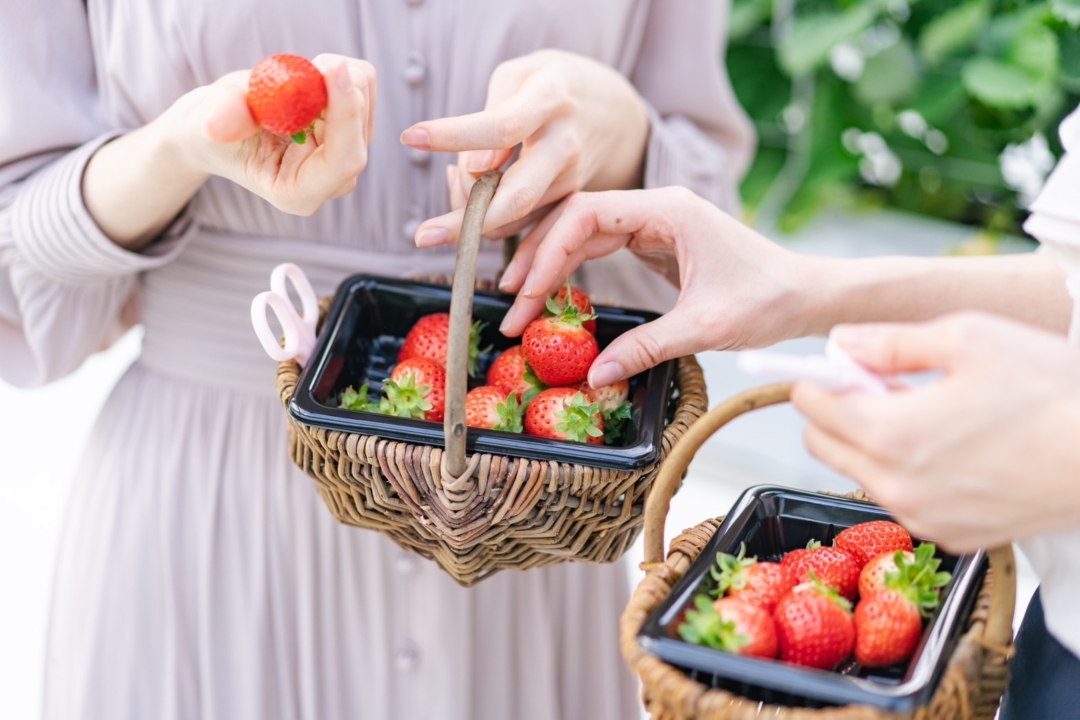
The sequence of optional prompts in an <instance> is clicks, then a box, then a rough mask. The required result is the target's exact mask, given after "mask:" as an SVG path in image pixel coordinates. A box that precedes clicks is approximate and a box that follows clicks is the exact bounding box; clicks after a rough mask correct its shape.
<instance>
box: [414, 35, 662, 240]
mask: <svg viewBox="0 0 1080 720" xmlns="http://www.w3.org/2000/svg"><path fill="white" fill-rule="evenodd" d="M648 135H649V119H648V115H647V112H646V109H645V103H644V102H643V101H642V99H641V97H640V96H639V95H638V93H637V91H636V90H635V89H634V87H633V85H631V84H630V82H629V81H628V80H627V79H626V78H624V77H623V76H622V75H620V74H619V73H618V72H617V71H615V70H613V69H612V68H610V67H608V66H606V65H604V64H602V63H599V62H597V61H595V60H592V59H590V58H587V57H583V56H581V55H576V54H574V53H568V52H563V51H560V50H540V51H538V52H534V53H532V54H529V55H526V56H524V57H520V58H515V59H514V60H509V61H507V62H504V63H502V64H501V65H499V66H498V67H497V68H496V69H495V72H494V73H493V74H492V76H491V83H490V85H489V86H488V98H487V105H486V107H485V109H484V110H483V111H482V112H478V113H473V114H471V115H463V116H460V117H451V118H443V119H440V120H428V121H425V122H421V123H418V124H416V125H414V126H413V127H411V128H409V129H408V130H406V131H405V133H404V134H402V136H401V141H402V142H403V143H405V144H406V145H408V146H410V147H413V148H417V149H420V150H432V151H435V152H456V153H459V154H458V164H457V165H456V166H453V167H450V168H448V171H447V184H448V186H449V190H450V204H451V207H452V208H453V211H452V212H450V213H449V214H446V215H442V216H440V217H437V218H432V219H430V220H428V221H427V222H425V223H424V224H422V225H421V226H420V227H419V229H418V230H417V233H416V244H417V245H419V246H421V247H427V246H430V245H441V244H443V243H449V242H456V241H457V237H458V233H459V232H460V230H461V220H462V217H463V216H464V207H465V202H466V201H467V200H468V196H469V190H470V188H471V187H472V184H473V182H475V180H476V178H477V177H479V176H480V175H481V174H483V173H484V172H486V171H488V170H493V169H496V168H499V167H501V166H502V165H503V164H504V163H506V161H507V160H508V159H509V158H510V156H511V154H512V153H513V152H514V149H515V148H517V147H519V146H520V149H521V151H520V153H519V155H518V158H517V160H515V162H514V163H513V164H512V165H511V166H510V168H509V169H508V170H507V171H506V174H505V176H504V177H503V179H502V182H501V184H500V185H499V192H498V194H496V196H495V199H494V200H493V201H492V203H491V208H490V209H489V210H488V213H487V217H486V219H485V221H484V234H485V235H486V236H487V237H490V238H493V239H498V238H505V237H508V236H510V235H513V234H515V233H517V232H518V231H520V230H521V229H523V228H525V227H527V226H528V225H531V224H532V223H534V222H536V220H537V219H539V218H540V217H541V216H543V215H544V214H545V213H546V212H547V211H548V210H550V209H551V206H552V205H554V204H555V203H557V202H558V201H560V200H562V199H563V198H564V197H566V196H567V195H569V194H570V193H572V192H576V191H578V190H621V189H625V188H631V187H635V186H637V185H638V184H639V183H640V181H641V180H640V177H641V171H642V165H643V162H644V158H645V146H646V141H647V140H648Z"/></svg>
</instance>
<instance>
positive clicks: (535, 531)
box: [277, 173, 708, 586]
mask: <svg viewBox="0 0 1080 720" xmlns="http://www.w3.org/2000/svg"><path fill="white" fill-rule="evenodd" d="M498 181H499V176H498V173H488V174H487V175H485V176H484V177H483V178H481V179H480V181H478V182H477V183H476V185H475V186H474V187H473V190H472V193H471V195H470V198H469V204H468V207H467V208H466V212H465V220H464V223H463V224H462V232H461V242H460V244H459V246H458V255H457V265H456V268H455V274H454V281H453V290H452V300H451V305H450V338H449V345H448V352H447V355H448V361H447V397H446V420H445V437H446V449H445V451H444V450H443V449H442V448H438V447H431V446H428V445H412V444H408V443H403V442H396V441H391V440H385V439H382V438H379V437H373V436H367V435H358V434H350V433H344V432H337V431H331V430H325V429H322V428H316V427H310V426H306V425H303V424H301V423H298V422H297V421H295V420H294V419H293V418H291V417H290V418H289V454H290V456H291V457H292V459H293V461H294V462H295V463H296V464H297V465H298V466H299V467H300V468H301V469H302V470H303V471H304V472H305V473H307V474H308V475H309V476H311V478H312V479H313V480H315V482H316V485H317V487H318V490H319V494H320V495H321V496H322V498H323V500H324V501H325V502H326V505H327V507H328V508H329V509H330V512H331V513H333V514H334V516H335V517H336V518H337V519H338V520H340V521H341V522H342V523H345V524H347V525H354V526H356V527H361V528H367V529H370V530H377V531H379V532H381V533H383V534H384V535H386V536H388V537H389V538H391V539H392V540H393V541H394V542H395V543H397V544H398V545H399V546H401V547H402V548H404V549H406V550H409V551H412V552H415V553H418V554H420V555H422V556H424V557H426V558H429V559H432V560H434V561H435V562H436V563H438V565H439V566H440V567H441V568H442V569H443V570H445V571H446V572H448V573H449V574H450V575H451V576H452V577H453V578H454V579H455V580H456V581H457V582H458V583H460V584H461V585H464V586H471V585H474V584H476V583H477V582H479V581H481V580H483V579H484V578H486V577H489V576H490V575H492V574H493V573H495V572H497V571H498V570H502V569H505V568H514V569H517V570H526V569H529V568H536V567H544V566H548V565H554V564H556V563H560V562H565V561H567V560H578V561H585V562H598V563H599V562H614V561H615V560H617V559H618V558H619V557H620V556H621V555H622V554H623V553H624V552H626V550H627V549H628V548H629V547H630V545H631V544H632V543H633V542H634V540H635V539H636V538H637V535H638V533H639V532H640V530H641V527H642V518H643V510H644V504H645V498H646V496H647V494H648V492H649V490H650V488H651V487H652V484H653V481H654V480H655V479H656V476H657V474H658V472H659V470H660V465H661V463H662V462H663V459H664V458H665V457H666V456H667V454H668V452H669V451H670V449H671V448H672V446H673V445H674V444H675V442H676V441H677V440H678V439H679V438H680V437H681V436H682V435H683V433H685V432H686V430H687V429H688V428H689V427H690V426H691V425H692V424H693V423H694V421H696V420H697V419H698V418H699V417H700V416H701V415H702V414H703V413H704V412H705V411H706V409H707V408H708V399H707V397H706V394H705V380H704V377H703V375H702V372H701V368H700V367H699V366H698V364H697V362H696V361H695V360H694V359H693V358H692V357H689V358H682V359H681V360H679V361H678V363H677V369H676V373H675V393H676V399H675V401H674V411H673V413H672V414H671V416H670V421H669V423H668V425H667V427H666V428H665V430H664V433H663V437H662V439H661V442H660V446H661V447H660V459H659V460H658V461H657V462H655V463H653V464H651V465H648V466H646V467H644V468H641V469H638V470H634V471H620V470H610V469H604V468H594V467H585V466H580V465H572V464H567V463H558V462H545V461H538V460H528V459H521V458H512V457H504V456H500V455H491V454H475V455H473V456H471V457H467V456H466V452H465V437H466V425H465V394H466V389H467V380H468V373H467V367H466V360H467V351H468V334H469V332H468V331H469V327H470V325H471V317H472V299H473V288H474V287H475V284H476V259H477V253H478V250H479V244H480V228H481V226H482V223H483V217H484V214H485V213H486V211H487V206H488V204H489V203H490V201H491V197H492V195H493V194H494V192H495V188H496V186H497V185H498ZM324 309H325V306H324ZM300 371H301V370H300V367H299V366H298V365H297V364H296V362H293V361H288V362H283V363H280V364H279V365H278V371H277V386H278V392H279V394H280V396H281V401H282V403H283V404H284V405H285V406H286V408H287V407H288V404H289V401H290V399H291V398H292V396H293V393H294V391H295V389H296V385H297V382H298V380H299V378H300Z"/></svg>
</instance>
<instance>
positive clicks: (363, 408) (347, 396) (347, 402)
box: [340, 383, 382, 413]
mask: <svg viewBox="0 0 1080 720" xmlns="http://www.w3.org/2000/svg"><path fill="white" fill-rule="evenodd" d="M370 395H371V393H370V391H369V390H368V385H367V383H364V384H363V385H361V386H360V389H359V390H353V389H352V386H349V387H347V388H345V390H344V391H343V392H342V393H341V405H340V407H341V408H343V409H345V410H352V411H354V412H370V413H377V412H382V410H381V409H380V408H379V403H378V402H371V397H370Z"/></svg>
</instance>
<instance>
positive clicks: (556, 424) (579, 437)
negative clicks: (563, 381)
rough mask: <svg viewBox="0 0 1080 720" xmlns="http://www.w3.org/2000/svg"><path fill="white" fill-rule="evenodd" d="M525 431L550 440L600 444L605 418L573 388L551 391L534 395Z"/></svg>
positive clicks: (526, 412)
mask: <svg viewBox="0 0 1080 720" xmlns="http://www.w3.org/2000/svg"><path fill="white" fill-rule="evenodd" d="M525 432H526V433H528V434H529V435H534V436H536V437H545V438H551V439H553V440H569V441H571V442H582V443H589V444H591V445H601V444H603V442H604V419H603V417H602V415H601V413H600V406H599V405H597V404H596V403H590V402H589V400H588V398H586V397H585V395H584V394H583V393H581V392H579V391H578V390H576V389H575V388H566V387H563V388H551V389H550V390H545V391H544V392H542V393H540V394H539V395H537V396H536V399H535V400H533V401H532V402H531V403H529V407H528V409H527V410H526V411H525Z"/></svg>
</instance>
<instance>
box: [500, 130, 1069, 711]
mask: <svg viewBox="0 0 1080 720" xmlns="http://www.w3.org/2000/svg"><path fill="white" fill-rule="evenodd" d="M1060 132H1061V138H1062V142H1063V145H1064V147H1065V149H1066V155H1065V156H1064V157H1063V158H1062V160H1061V162H1060V163H1059V164H1058V166H1057V168H1056V169H1055V170H1054V172H1053V173H1052V175H1051V176H1050V178H1049V179H1048V181H1047V183H1046V186H1045V187H1044V189H1043V191H1042V193H1041V195H1040V196H1039V197H1038V199H1037V200H1036V201H1035V203H1034V205H1033V206H1032V214H1031V217H1030V218H1029V219H1028V221H1027V222H1026V224H1025V229H1026V230H1027V231H1028V232H1029V233H1031V234H1032V235H1033V236H1034V237H1036V238H1037V239H1038V240H1040V241H1041V242H1042V243H1043V249H1042V251H1041V252H1036V253H1031V254H1028V255H1019V256H1017V255H1013V256H1002V257H991V258H955V257H954V258H873V259H859V260H841V259H825V258H813V257H807V256H802V255H798V254H795V253H792V252H790V251H787V250H785V249H783V248H781V247H780V246H778V245H775V244H773V243H771V242H770V241H769V240H767V239H765V238H764V237H762V236H760V235H759V234H758V233H756V232H754V231H753V230H752V229H750V228H747V227H745V226H743V225H741V224H740V223H738V222H737V221H735V220H734V219H732V218H731V217H729V216H728V215H726V214H725V213H723V212H722V211H720V210H718V209H717V208H715V207H713V206H712V205H710V204H709V203H707V202H705V201H703V200H700V199H699V198H696V197H694V196H693V195H692V194H691V193H689V192H686V191H683V190H677V189H668V190H657V191H645V192H640V191H639V192H610V193H598V194H580V195H577V196H574V197H571V198H569V199H568V200H567V201H565V202H564V204H563V207H562V208H561V209H560V215H559V216H557V217H556V216H554V215H553V216H549V217H548V218H547V219H546V220H545V221H544V222H543V223H542V224H541V225H540V226H538V227H537V228H536V229H535V230H534V231H533V233H532V234H531V235H530V236H529V237H527V238H526V240H525V241H524V243H523V244H522V246H521V247H520V249H519V252H518V256H517V258H516V259H515V261H514V263H513V265H512V266H511V270H510V271H509V272H508V273H507V276H506V277H505V278H504V282H505V287H506V289H509V290H518V289H521V294H520V295H519V297H518V299H517V302H516V304H515V306H514V307H513V308H512V309H511V311H510V312H509V313H508V315H507V320H506V322H505V323H504V331H505V332H507V333H509V334H516V333H518V332H520V331H521V329H522V327H523V326H524V325H525V324H526V323H527V322H528V321H529V319H530V318H531V317H532V316H534V315H535V314H536V313H537V312H538V309H539V306H540V303H542V301H543V298H544V297H546V295H547V293H548V292H550V291H551V289H553V288H555V287H557V285H558V283H559V282H560V281H561V280H562V278H564V277H566V275H567V274H569V273H570V272H573V271H574V270H575V269H576V267H577V266H578V265H579V264H580V263H581V262H583V261H585V260H586V259H589V258H593V257H601V256H603V255H605V254H607V253H610V252H613V251H614V250H615V249H618V248H622V247H630V248H631V249H634V250H635V251H637V252H640V253H646V254H653V253H660V254H663V253H670V254H674V255H675V257H676V258H677V259H678V264H679V279H680V283H681V295H680V297H679V300H678V302H677V304H676V306H675V309H674V310H672V311H671V312H670V313H668V314H667V315H665V316H663V317H662V318H660V319H659V320H657V321H655V322H653V323H650V324H649V325H645V326H642V327H639V328H636V329H635V330H633V331H631V332H629V333H627V334H625V335H623V336H622V337H620V338H618V339H617V340H616V341H614V342H612V343H611V345H610V346H608V347H607V348H606V349H605V350H604V352H603V353H601V355H600V356H599V357H598V358H597V360H596V363H595V364H594V366H593V369H592V371H591V374H590V377H589V380H590V382H591V383H592V384H593V386H602V385H605V384H608V383H610V382H613V381H615V380H617V379H619V378H620V377H628V376H631V375H633V374H635V373H637V372H640V371H641V370H644V369H645V368H647V367H651V366H653V365H655V364H657V363H659V362H661V361H664V360H667V359H669V358H673V357H678V356H680V355H684V354H688V353H693V352H700V351H703V350H711V349H722V350H734V349H741V348H755V347H762V346H765V345H770V344H772V343H775V342H778V341H780V340H784V339H788V338H793V337H799V336H805V335H825V334H830V335H831V337H832V339H833V340H834V341H836V343H837V344H838V345H839V346H840V347H841V348H842V349H843V350H846V351H847V353H848V354H849V355H850V356H851V357H852V358H854V359H855V360H856V361H858V362H860V363H861V364H863V365H864V366H865V367H867V368H869V369H870V370H873V371H876V372H878V373H880V374H883V375H894V374H900V373H910V372H921V371H940V373H941V377H940V378H938V379H936V380H935V381H933V382H930V383H928V384H925V385H921V386H919V387H917V388H904V389H897V390H894V391H892V392H889V393H887V394H884V395H876V394H869V393H859V392H833V391H829V390H826V389H823V388H821V387H819V386H815V385H813V384H811V383H808V382H801V383H798V384H796V386H795V388H794V390H793V393H792V400H793V402H794V404H795V406H796V407H797V408H798V409H799V410H800V411H801V412H803V413H804V414H805V415H806V416H807V418H808V419H809V420H810V425H809V427H808V428H807V431H806V444H807V447H808V448H809V449H810V451H811V452H812V453H813V454H814V455H816V456H817V457H818V458H820V459H821V460H822V461H824V462H825V463H826V464H828V465H831V466H832V467H834V468H836V469H837V470H839V471H840V472H842V473H844V474H846V475H848V476H850V477H851V478H853V479H854V480H856V481H857V482H858V483H859V484H861V485H862V486H863V487H864V488H866V490H867V491H868V492H869V493H870V494H871V495H872V496H874V497H875V498H876V499H877V500H878V501H879V502H880V503H881V504H882V505H884V506H885V507H886V508H888V509H889V510H890V511H891V512H892V513H893V514H894V515H895V516H896V517H897V519H898V520H899V521H900V522H902V523H903V524H905V525H906V526H907V527H908V528H910V529H911V531H912V532H913V533H916V534H917V535H919V536H921V537H927V538H931V539H934V540H936V541H938V542H939V543H940V544H941V545H942V546H943V547H944V548H946V549H948V550H951V551H956V552H959V551H968V550H973V549H976V548H979V547H992V546H996V545H1000V544H1002V543H1008V542H1013V541H1016V542H1018V543H1019V545H1020V547H1021V548H1022V549H1023V551H1024V553H1025V554H1026V555H1027V556H1028V558H1029V559H1030V560H1031V562H1032V564H1033V565H1034V566H1035V569H1036V572H1037V573H1038V576H1039V580H1040V583H1041V585H1040V589H1039V591H1038V592H1037V593H1036V595H1035V597H1034V598H1033V599H1032V602H1031V605H1030V606H1029V609H1028V612H1027V615H1026V616H1025V619H1024V622H1023V624H1022V626H1021V629H1020V631H1019V634H1018V636H1017V639H1016V647H1017V654H1016V657H1015V659H1014V660H1013V679H1012V683H1011V685H1010V687H1009V690H1008V692H1007V694H1006V696H1005V699H1004V702H1003V706H1002V711H1001V716H1000V717H1001V718H1002V720H1019V719H1020V718H1055V719H1058V718H1076V717H1080V442H1078V441H1077V439H1078V438H1080V348H1078V347H1077V345H1078V344H1080V110H1077V111H1075V112H1074V113H1073V114H1072V115H1071V116H1069V117H1068V118H1067V119H1066V120H1065V122H1064V123H1063V124H1062V126H1061V129H1060ZM868 323H872V324H868Z"/></svg>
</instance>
